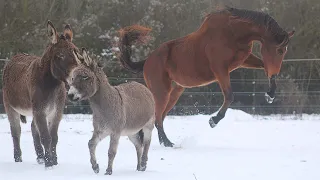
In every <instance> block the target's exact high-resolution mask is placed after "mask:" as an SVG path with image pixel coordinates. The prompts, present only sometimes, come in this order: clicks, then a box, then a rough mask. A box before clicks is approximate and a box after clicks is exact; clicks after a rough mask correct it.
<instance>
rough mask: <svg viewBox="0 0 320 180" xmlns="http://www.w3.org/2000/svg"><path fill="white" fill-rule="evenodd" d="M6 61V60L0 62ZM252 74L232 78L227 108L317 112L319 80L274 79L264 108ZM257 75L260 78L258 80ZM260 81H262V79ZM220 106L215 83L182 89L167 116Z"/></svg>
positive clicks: (78, 108) (82, 108)
mask: <svg viewBox="0 0 320 180" xmlns="http://www.w3.org/2000/svg"><path fill="white" fill-rule="evenodd" d="M318 60H320V59H286V60H284V64H283V65H284V66H285V64H287V63H296V62H306V61H318ZM0 61H7V59H0ZM248 71H252V73H253V76H252V77H257V78H252V79H247V78H236V77H237V74H236V75H234V77H232V76H231V77H232V79H231V85H232V87H233V90H234V95H235V96H234V97H235V98H234V102H233V103H232V104H231V106H230V108H234V109H240V110H243V111H246V112H248V113H251V114H271V113H275V114H276V113H281V114H300V113H317V112H318V109H319V108H320V104H318V101H317V100H318V99H319V97H320V91H318V90H317V87H318V85H320V79H310V78H307V79H292V78H290V79H281V78H280V79H277V85H278V91H277V93H276V98H275V101H274V103H272V104H268V103H267V102H266V101H265V99H264V94H265V92H266V91H267V90H268V82H269V81H268V79H267V77H265V76H264V72H263V70H248ZM259 74H260V76H259ZM263 77H264V78H263ZM109 81H110V83H111V84H113V85H116V84H120V83H123V82H127V81H138V82H141V83H144V80H143V78H121V77H109ZM306 83H308V85H309V86H314V87H313V88H309V89H315V90H312V91H310V90H301V88H300V89H299V86H300V84H306ZM0 103H1V104H0V113H4V108H3V104H2V96H1V101H0ZM222 103H223V95H222V93H221V91H220V88H219V86H218V84H217V83H213V84H211V85H208V86H204V87H198V88H191V89H186V90H185V92H184V93H183V94H182V96H181V97H180V98H179V101H178V102H177V104H176V105H175V106H174V108H173V109H172V110H171V111H170V112H169V114H171V115H191V114H198V113H203V114H210V113H213V112H215V111H217V110H218V109H219V107H220V106H221V105H222ZM65 113H67V114H68V113H91V109H90V107H89V105H88V102H87V101H83V102H81V103H78V104H71V103H69V102H67V104H66V107H65Z"/></svg>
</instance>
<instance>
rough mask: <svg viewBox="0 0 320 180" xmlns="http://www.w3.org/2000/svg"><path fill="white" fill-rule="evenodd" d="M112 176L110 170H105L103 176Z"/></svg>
mask: <svg viewBox="0 0 320 180" xmlns="http://www.w3.org/2000/svg"><path fill="white" fill-rule="evenodd" d="M111 174H112V169H107V170H106V173H104V175H111Z"/></svg>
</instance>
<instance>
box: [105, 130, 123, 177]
mask: <svg viewBox="0 0 320 180" xmlns="http://www.w3.org/2000/svg"><path fill="white" fill-rule="evenodd" d="M119 139H120V133H117V134H111V136H110V146H109V151H108V158H109V160H108V168H107V170H106V173H105V175H111V174H112V167H113V160H114V157H115V156H116V154H117V149H118V145H119Z"/></svg>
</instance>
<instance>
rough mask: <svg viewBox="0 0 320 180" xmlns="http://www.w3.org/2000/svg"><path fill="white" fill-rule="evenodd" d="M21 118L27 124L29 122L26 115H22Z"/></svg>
mask: <svg viewBox="0 0 320 180" xmlns="http://www.w3.org/2000/svg"><path fill="white" fill-rule="evenodd" d="M20 120H21V122H22V123H24V124H26V123H27V119H26V117H25V116H24V115H20Z"/></svg>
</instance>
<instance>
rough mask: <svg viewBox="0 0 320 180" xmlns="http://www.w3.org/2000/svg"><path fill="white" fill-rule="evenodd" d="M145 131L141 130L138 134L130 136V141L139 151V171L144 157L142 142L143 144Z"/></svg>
mask: <svg viewBox="0 0 320 180" xmlns="http://www.w3.org/2000/svg"><path fill="white" fill-rule="evenodd" d="M143 136H144V135H143V131H142V130H140V131H139V132H138V133H137V134H134V135H131V136H128V137H129V139H130V141H131V142H132V143H133V145H134V147H135V148H136V151H137V171H140V169H141V156H142V148H143V146H142V142H143Z"/></svg>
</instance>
